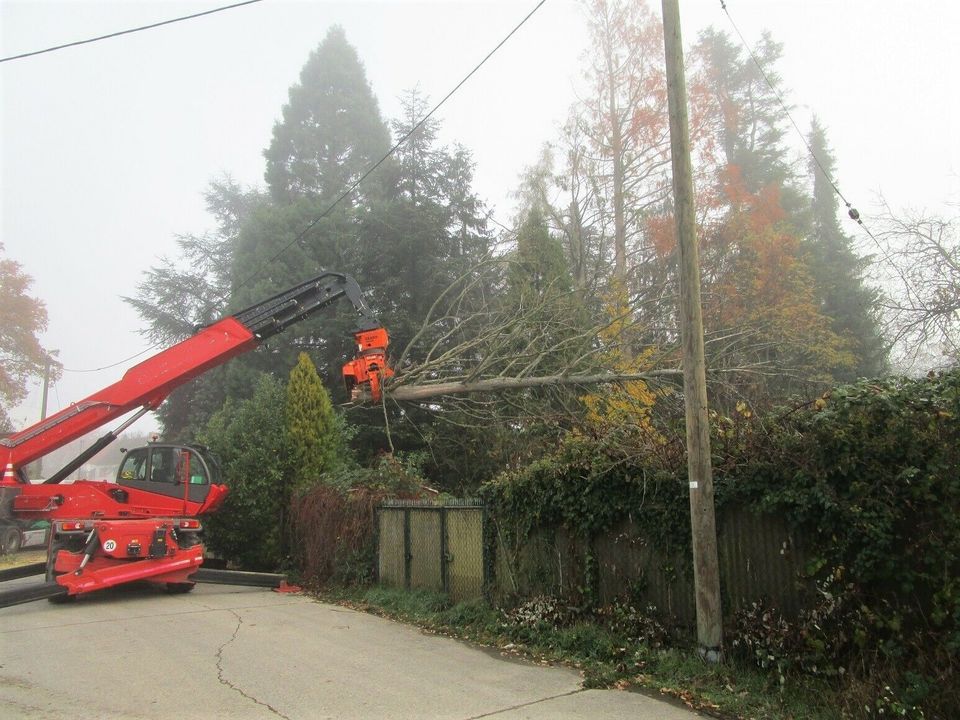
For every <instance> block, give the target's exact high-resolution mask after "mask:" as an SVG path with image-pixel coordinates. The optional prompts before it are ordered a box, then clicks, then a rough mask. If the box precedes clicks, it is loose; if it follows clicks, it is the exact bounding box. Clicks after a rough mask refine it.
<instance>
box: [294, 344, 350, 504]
mask: <svg viewBox="0 0 960 720" xmlns="http://www.w3.org/2000/svg"><path fill="white" fill-rule="evenodd" d="M286 420H287V434H288V435H289V438H290V454H291V459H292V461H293V485H294V489H295V490H305V489H307V488H309V487H311V486H313V485H316V484H317V483H318V482H319V479H320V477H321V475H322V474H323V473H324V472H328V471H330V470H331V469H333V468H334V467H335V466H336V465H337V464H338V463H339V462H340V458H341V455H342V453H343V446H344V443H343V437H342V435H341V431H340V424H339V422H338V420H337V416H336V413H335V412H334V410H333V404H332V403H331V402H330V395H328V394H327V390H326V388H324V386H323V383H321V382H320V376H319V375H317V369H316V367H314V364H313V362H312V361H311V360H310V356H309V355H307V354H306V353H303V352H302V353H300V356H299V357H298V359H297V364H296V366H294V368H293V370H291V371H290V382H289V383H288V384H287V406H286Z"/></svg>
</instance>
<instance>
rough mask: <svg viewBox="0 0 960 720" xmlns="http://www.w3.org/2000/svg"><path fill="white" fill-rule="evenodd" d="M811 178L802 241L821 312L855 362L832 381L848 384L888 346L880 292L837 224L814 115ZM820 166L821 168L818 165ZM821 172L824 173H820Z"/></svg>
mask: <svg viewBox="0 0 960 720" xmlns="http://www.w3.org/2000/svg"><path fill="white" fill-rule="evenodd" d="M808 142H809V144H810V149H811V151H812V153H813V156H815V157H816V158H817V159H818V160H819V161H820V163H819V165H818V164H817V162H816V161H815V160H814V159H813V157H811V159H810V161H809V170H810V174H811V175H812V176H813V199H812V203H811V231H810V235H809V238H808V240H807V243H806V250H807V255H808V264H809V266H810V270H811V272H812V274H813V277H814V279H815V281H816V284H817V289H818V294H819V297H820V311H821V312H822V313H823V314H824V315H827V316H828V317H829V318H831V320H832V324H833V330H834V332H835V333H837V334H838V335H840V336H842V337H844V338H846V339H847V340H848V341H849V342H850V343H851V346H852V351H853V353H854V355H856V357H857V364H856V366H855V367H854V368H851V369H850V370H849V371H848V372H845V373H840V374H838V375H837V376H836V379H837V380H838V381H841V382H848V381H851V380H854V379H856V378H857V377H874V376H876V375H879V374H881V373H883V372H884V371H885V369H886V358H887V347H886V343H885V342H884V339H883V336H882V334H881V330H880V318H879V314H878V313H879V311H878V309H879V300H880V292H879V291H878V290H876V289H874V288H871V287H869V286H868V285H867V284H866V283H865V282H864V278H863V270H864V268H865V267H866V265H867V261H866V260H865V259H863V258H860V257H858V256H857V254H856V252H855V251H854V249H853V240H852V238H850V236H848V235H846V234H845V233H844V232H843V230H842V229H841V228H840V223H839V221H838V219H837V209H838V202H837V195H836V193H835V192H834V189H833V184H832V182H831V179H830V178H831V176H832V175H833V172H834V169H835V161H834V158H833V154H832V152H831V151H830V148H829V146H828V144H827V136H826V131H825V130H824V128H823V126H822V125H821V124H820V123H819V121H818V120H817V119H816V118H814V120H813V123H812V126H811V129H810V135H809V138H808ZM821 166H822V167H821ZM824 171H826V172H824Z"/></svg>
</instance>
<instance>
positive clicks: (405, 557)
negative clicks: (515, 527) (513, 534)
mask: <svg viewBox="0 0 960 720" xmlns="http://www.w3.org/2000/svg"><path fill="white" fill-rule="evenodd" d="M485 523H486V512H485V509H484V506H483V503H482V502H480V501H475V500H456V501H448V502H447V503H444V504H443V505H433V504H431V503H429V502H418V501H408V500H405V501H387V502H385V503H383V504H381V505H380V507H379V508H378V509H377V578H378V580H379V582H381V583H382V584H384V585H392V586H394V587H402V588H406V589H423V590H433V591H436V592H444V593H447V594H448V595H449V596H450V598H451V600H453V601H454V602H458V601H460V600H468V599H471V598H476V597H482V596H483V595H484V594H485V592H486V588H487V584H488V579H489V572H488V558H487V553H486V549H485V543H484V528H485Z"/></svg>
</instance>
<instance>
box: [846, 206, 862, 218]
mask: <svg viewBox="0 0 960 720" xmlns="http://www.w3.org/2000/svg"><path fill="white" fill-rule="evenodd" d="M847 215H849V216H850V219H851V220H856V221H857V222H860V213H859V212H857V209H856V208H855V207H852V208H850V210H849V212H848V213H847Z"/></svg>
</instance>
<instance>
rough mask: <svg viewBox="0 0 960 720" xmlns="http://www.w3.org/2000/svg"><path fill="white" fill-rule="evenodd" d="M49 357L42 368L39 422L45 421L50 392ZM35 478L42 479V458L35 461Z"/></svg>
mask: <svg viewBox="0 0 960 720" xmlns="http://www.w3.org/2000/svg"><path fill="white" fill-rule="evenodd" d="M50 365H51V360H50V356H49V355H47V360H46V365H44V368H43V397H42V399H41V400H40V421H41V422H43V421H44V420H46V419H47V393H48V392H49V390H50ZM37 477H43V458H40V459H39V460H37Z"/></svg>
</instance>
